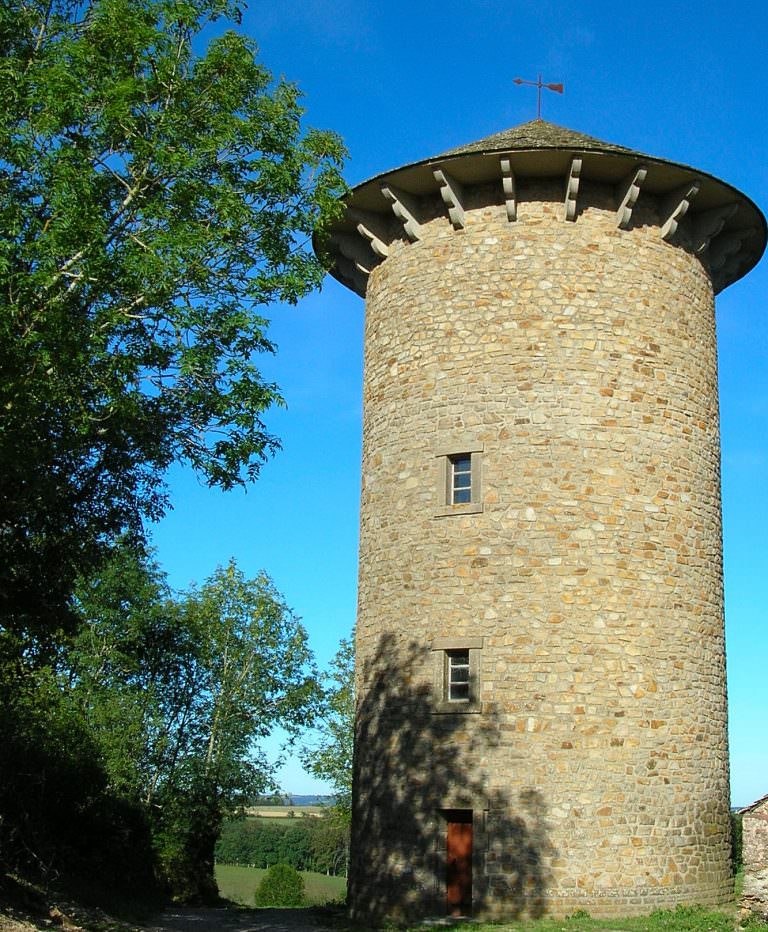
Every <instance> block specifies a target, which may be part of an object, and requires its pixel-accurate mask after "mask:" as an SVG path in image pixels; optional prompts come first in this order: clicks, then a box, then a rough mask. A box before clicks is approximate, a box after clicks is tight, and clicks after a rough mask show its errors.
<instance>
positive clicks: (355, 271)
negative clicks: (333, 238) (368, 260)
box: [336, 253, 368, 298]
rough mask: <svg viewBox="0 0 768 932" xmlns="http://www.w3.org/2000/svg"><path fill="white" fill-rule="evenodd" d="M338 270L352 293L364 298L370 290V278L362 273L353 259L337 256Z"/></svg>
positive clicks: (339, 254)
mask: <svg viewBox="0 0 768 932" xmlns="http://www.w3.org/2000/svg"><path fill="white" fill-rule="evenodd" d="M336 268H337V269H338V270H339V274H340V275H341V277H342V278H343V279H344V281H345V282H346V283H347V285H348V286H349V287H350V288H351V289H352V291H354V292H356V293H357V294H359V295H360V297H361V298H364V297H365V292H366V290H367V288H368V276H367V275H366V274H365V273H364V272H361V271H360V269H359V268H358V267H357V265H356V264H355V263H354V262H353V261H352V260H351V259H348V258H347V257H346V256H344V255H342V254H341V253H338V254H337V255H336Z"/></svg>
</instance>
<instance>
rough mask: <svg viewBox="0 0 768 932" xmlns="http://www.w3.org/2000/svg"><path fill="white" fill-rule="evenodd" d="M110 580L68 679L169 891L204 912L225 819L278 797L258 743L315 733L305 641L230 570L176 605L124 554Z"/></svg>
mask: <svg viewBox="0 0 768 932" xmlns="http://www.w3.org/2000/svg"><path fill="white" fill-rule="evenodd" d="M107 569H108V570H109V572H105V573H103V574H102V575H101V576H100V578H99V579H98V580H95V581H93V582H91V583H90V584H89V585H87V586H84V587H83V589H82V591H81V593H80V597H79V607H80V612H81V617H82V625H81V628H80V631H79V634H78V636H77V638H76V649H75V650H74V651H73V652H72V653H71V655H70V656H71V660H72V663H71V666H70V668H69V670H68V674H67V675H68V679H69V682H70V683H71V684H72V689H73V693H74V696H75V698H76V699H77V700H78V701H79V704H80V708H81V711H82V715H83V717H84V719H85V721H86V722H87V724H88V726H89V730H90V733H91V734H93V735H94V736H95V739H96V741H97V742H98V744H99V747H100V750H101V753H102V757H103V760H104V762H105V766H106V768H107V771H108V774H109V777H110V780H111V786H112V788H113V789H114V791H115V792H116V793H118V794H119V795H120V796H121V797H124V798H127V799H129V800H131V801H132V802H135V803H138V804H140V805H141V806H143V808H144V811H145V812H146V813H147V817H148V818H149V821H150V826H151V829H152V832H153V837H154V841H155V852H156V857H157V860H158V864H159V870H160V873H161V875H162V877H163V880H164V881H165V883H166V885H167V886H168V887H169V888H170V889H171V891H172V892H173V894H174V895H175V896H177V897H179V898H183V899H188V900H189V899H210V898H211V897H212V896H214V895H215V884H214V881H213V855H214V845H215V842H216V838H217V836H218V834H219V830H220V828H221V822H222V819H223V817H224V815H225V814H227V813H231V812H233V811H234V810H235V809H236V808H237V807H238V806H241V805H242V804H243V803H244V801H245V800H246V799H247V798H249V797H250V796H252V795H254V794H256V793H259V792H263V791H264V790H265V789H268V788H269V786H270V769H269V766H268V765H267V763H266V762H265V760H264V759H263V757H262V756H261V755H260V753H259V751H258V745H257V742H258V740H259V739H260V738H263V737H265V736H266V735H267V734H269V732H270V731H271V729H272V727H274V726H275V725H276V724H280V725H282V726H283V727H284V728H286V729H288V730H289V731H295V730H296V729H298V728H299V727H300V726H302V725H303V724H305V723H306V722H308V721H311V718H312V715H313V707H314V704H315V701H316V698H317V696H316V692H317V690H316V685H315V682H316V677H315V673H314V669H313V667H312V662H311V654H310V651H309V648H308V646H307V638H306V632H305V630H304V628H303V627H302V625H301V624H300V623H299V621H298V619H297V618H296V617H295V616H294V615H293V614H292V612H291V611H290V609H289V608H288V607H287V606H286V604H285V602H284V600H283V599H282V596H280V594H279V593H278V592H277V591H276V590H275V588H274V586H273V585H272V583H271V581H270V580H269V578H268V577H267V576H266V575H264V574H261V575H259V576H258V577H257V578H256V579H247V578H246V577H245V576H244V574H243V573H242V572H241V571H240V570H238V569H237V567H236V566H235V565H234V563H230V564H229V565H228V566H227V567H224V568H220V569H218V570H216V572H215V573H214V574H213V575H212V576H211V577H210V579H208V580H207V581H206V582H205V583H204V584H203V585H202V586H201V587H200V588H199V589H193V590H191V591H190V592H188V593H184V594H182V595H181V596H176V597H172V596H171V594H170V592H169V590H168V587H167V584H166V583H165V580H164V578H163V577H162V574H161V573H160V572H159V571H158V569H157V567H156V566H154V565H153V564H152V563H151V562H147V561H144V562H142V561H137V560H136V557H135V555H134V553H133V551H132V550H130V549H129V548H126V547H123V548H120V549H119V551H118V553H117V554H116V555H115V558H114V559H113V560H112V561H111V563H110V565H109V566H108V568H107Z"/></svg>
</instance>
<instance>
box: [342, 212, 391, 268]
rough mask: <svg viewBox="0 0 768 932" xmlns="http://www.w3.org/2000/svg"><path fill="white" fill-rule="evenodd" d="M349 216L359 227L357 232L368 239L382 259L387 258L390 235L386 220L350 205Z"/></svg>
mask: <svg viewBox="0 0 768 932" xmlns="http://www.w3.org/2000/svg"><path fill="white" fill-rule="evenodd" d="M347 216H348V217H349V219H350V220H351V221H352V222H353V223H354V224H355V226H356V227H357V232H358V233H359V234H360V235H361V236H362V237H363V239H367V240H368V243H369V244H370V247H371V249H372V250H373V252H374V253H375V255H377V256H378V257H379V258H380V259H386V258H387V256H388V255H389V245H388V242H387V241H388V240H389V238H390V237H389V235H388V231H387V229H386V226H387V225H386V221H385V220H384V219H383V218H382V217H380V216H378V215H377V214H373V213H370V212H369V211H367V210H358V209H357V208H355V207H350V208H348V210H347Z"/></svg>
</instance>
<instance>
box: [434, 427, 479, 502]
mask: <svg viewBox="0 0 768 932" xmlns="http://www.w3.org/2000/svg"><path fill="white" fill-rule="evenodd" d="M482 453H483V443H482V441H477V440H475V439H473V438H468V437H460V438H457V439H456V440H455V442H452V443H451V445H450V446H442V447H438V449H437V450H436V452H435V456H436V457H437V462H438V469H437V484H438V488H437V509H436V511H435V517H438V518H440V517H445V516H447V515H469V514H476V513H478V512H481V511H482V510H483V502H482V489H481V481H480V480H481V465H482Z"/></svg>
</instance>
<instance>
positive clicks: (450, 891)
mask: <svg viewBox="0 0 768 932" xmlns="http://www.w3.org/2000/svg"><path fill="white" fill-rule="evenodd" d="M447 822H448V831H447V867H448V871H447V874H448V876H447V878H446V879H447V899H448V913H449V915H451V916H468V915H469V914H470V912H471V911H472V812H471V810H458V811H454V812H451V813H450V815H449V816H448V819H447Z"/></svg>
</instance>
